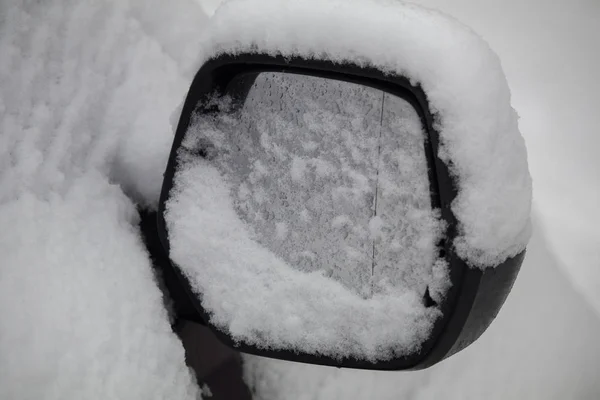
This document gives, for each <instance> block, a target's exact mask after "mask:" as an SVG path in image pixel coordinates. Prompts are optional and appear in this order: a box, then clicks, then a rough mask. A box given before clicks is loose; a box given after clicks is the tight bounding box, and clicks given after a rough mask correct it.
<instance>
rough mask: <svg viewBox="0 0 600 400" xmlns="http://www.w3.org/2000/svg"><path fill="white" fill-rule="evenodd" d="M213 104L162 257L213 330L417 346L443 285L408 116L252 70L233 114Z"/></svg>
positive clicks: (407, 109) (386, 104)
mask: <svg viewBox="0 0 600 400" xmlns="http://www.w3.org/2000/svg"><path fill="white" fill-rule="evenodd" d="M339 99H343V100H344V101H339ZM220 103H221V104H220V107H221V112H220V113H217V114H216V115H215V113H211V114H208V115H202V114H200V115H198V116H196V118H194V121H193V122H192V124H191V125H190V127H189V129H188V132H187V133H186V136H185V138H184V141H183V146H182V148H181V149H180V150H179V151H180V153H179V161H178V172H177V173H176V176H175V179H174V188H173V190H172V192H171V197H170V199H169V201H168V202H167V205H166V209H167V212H166V213H165V220H166V222H167V226H168V231H169V241H170V244H171V245H170V254H171V258H172V259H173V261H175V263H176V264H177V265H178V266H179V267H180V268H181V269H182V270H183V272H184V273H185V274H186V275H187V276H188V278H189V279H190V281H191V282H192V285H193V286H194V288H195V289H196V291H197V292H198V293H199V295H200V296H201V299H202V302H203V305H204V307H205V308H206V309H207V310H209V311H210V312H211V313H212V316H211V321H212V322H213V323H214V324H216V325H217V326H219V327H220V328H221V329H223V330H225V331H228V332H230V333H231V334H232V336H233V337H234V338H235V339H237V340H244V341H245V342H250V343H253V344H256V345H258V346H260V347H268V348H289V347H290V346H291V347H292V348H294V349H297V350H302V351H304V352H310V353H319V354H327V355H332V356H337V357H339V356H353V357H357V358H368V359H372V360H374V359H388V358H390V357H392V356H394V355H400V354H406V353H409V352H412V351H414V350H416V349H417V348H418V347H419V345H420V344H421V343H422V342H423V341H424V340H425V339H426V338H427V335H428V333H429V331H430V329H431V327H432V324H433V322H434V320H435V318H436V317H438V316H439V315H440V314H439V310H438V309H436V308H435V307H429V308H428V307H427V305H426V304H425V302H424V300H423V298H424V296H425V293H426V292H429V294H430V295H431V296H432V297H433V299H434V300H436V301H438V302H439V301H440V300H441V298H442V297H443V295H444V293H445V291H446V289H447V288H448V286H449V282H448V278H447V268H445V263H444V261H443V260H441V259H439V260H438V255H437V254H438V251H439V249H437V247H436V245H437V243H438V242H439V241H440V239H441V238H442V234H443V228H444V225H443V223H441V221H440V220H439V219H438V214H439V213H438V212H437V211H435V210H432V209H431V204H430V203H431V202H430V191H429V179H428V175H427V163H426V160H425V154H424V147H425V146H424V140H425V135H424V132H423V131H422V128H421V126H420V121H419V117H418V115H417V113H416V111H415V110H414V109H413V108H412V106H411V105H410V104H409V103H407V102H406V101H404V100H402V99H399V98H396V97H394V96H390V95H384V93H383V92H381V91H378V90H375V89H371V88H365V87H361V86H359V85H356V84H349V83H346V82H339V81H337V82H336V81H327V80H324V79H321V78H314V77H306V76H302V75H289V74H288V75H286V74H279V73H276V74H272V73H270V74H267V73H265V74H261V75H260V76H259V77H258V78H257V80H256V82H255V84H254V86H253V87H252V89H251V90H250V93H249V95H248V98H247V100H246V103H245V105H244V107H243V109H242V110H240V111H237V112H235V113H233V114H232V111H231V110H230V104H231V101H225V100H223V101H221V102H220ZM214 104H219V101H218V100H216V101H214ZM314 141H318V142H319V146H318V147H317V148H309V149H308V150H304V146H303V144H304V143H309V142H314ZM200 152H204V153H205V154H207V156H206V159H207V160H209V161H208V162H204V161H202V160H199V156H198V154H199V153H200ZM436 263H437V267H436V268H435V273H434V268H433V266H434V264H436ZM299 272H302V273H299ZM338 282H339V283H341V284H342V285H343V286H340V285H339V284H338ZM428 288H431V289H430V290H428ZM240 293H247V294H250V293H253V294H252V295H247V296H246V295H243V296H240V295H239V294H240Z"/></svg>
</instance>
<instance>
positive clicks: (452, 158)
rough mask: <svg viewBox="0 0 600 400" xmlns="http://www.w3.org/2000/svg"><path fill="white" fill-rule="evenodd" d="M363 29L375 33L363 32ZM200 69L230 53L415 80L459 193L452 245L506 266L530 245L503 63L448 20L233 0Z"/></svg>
mask: <svg viewBox="0 0 600 400" xmlns="http://www.w3.org/2000/svg"><path fill="white" fill-rule="evenodd" d="M365 27H368V28H367V29H365ZM203 43H204V46H203V49H202V53H201V56H200V59H199V62H198V65H199V66H200V65H201V64H202V63H203V62H204V61H206V60H207V59H209V58H211V57H214V56H217V55H219V54H222V53H234V54H237V53H242V52H250V53H255V52H258V53H268V54H281V55H284V56H294V55H296V56H302V57H308V58H312V57H325V58H327V59H330V60H332V61H335V62H340V63H343V62H346V61H349V62H353V63H355V64H359V65H371V66H375V67H376V68H379V69H381V70H382V71H384V72H386V73H392V74H399V75H403V76H406V77H408V78H409V79H410V80H411V81H412V82H413V83H415V84H420V85H421V86H422V87H423V89H424V91H425V92H426V93H427V96H428V102H429V105H430V108H431V110H432V111H433V112H434V114H435V115H436V128H437V130H438V131H439V133H440V139H441V144H442V145H441V147H440V152H439V155H440V157H441V158H442V159H443V160H445V161H446V162H450V163H451V171H452V173H453V174H454V176H455V177H456V178H457V181H458V187H459V193H458V196H457V197H456V199H455V200H454V201H453V203H452V209H453V211H454V213H455V215H456V216H457V218H458V220H459V221H460V226H459V235H458V237H457V238H456V239H455V242H454V245H455V247H456V249H457V252H458V254H459V255H460V256H461V257H462V258H463V259H465V260H466V261H467V262H468V263H469V264H470V265H473V266H477V267H480V268H485V267H491V266H494V265H498V264H500V263H501V262H503V261H504V260H506V259H507V258H509V257H511V256H514V255H516V254H518V253H519V252H521V251H522V250H523V249H524V248H525V246H526V244H527V241H528V240H529V237H530V235H531V226H530V220H529V214H530V210H531V191H532V186H531V177H530V175H529V170H528V166H527V153H526V149H525V144H524V141H523V138H522V136H521V134H520V132H519V129H518V124H517V114H516V112H515V111H514V110H513V108H512V107H511V103H510V91H509V89H508V84H507V82H506V79H505V77H504V73H503V71H502V67H501V65H500V61H499V59H498V57H497V56H496V55H495V53H493V52H492V51H491V49H490V48H489V46H488V45H487V43H486V42H485V41H483V40H482V39H481V38H480V37H479V36H478V35H476V34H475V33H474V32H473V31H471V30H470V29H469V28H467V27H466V26H464V25H462V24H461V23H459V22H457V21H456V20H454V19H453V18H451V17H448V16H446V15H444V14H442V13H440V12H437V11H434V10H430V9H426V8H422V7H420V6H417V5H414V4H408V3H403V2H400V1H390V0H326V1H320V0H318V1H317V0H314V1H311V0H307V1H297V0H266V1H265V0H231V1H227V2H225V3H223V4H222V5H221V7H219V8H218V9H217V11H216V13H215V14H214V16H213V17H212V18H211V22H210V24H209V25H208V26H207V28H206V30H205V32H204V39H203Z"/></svg>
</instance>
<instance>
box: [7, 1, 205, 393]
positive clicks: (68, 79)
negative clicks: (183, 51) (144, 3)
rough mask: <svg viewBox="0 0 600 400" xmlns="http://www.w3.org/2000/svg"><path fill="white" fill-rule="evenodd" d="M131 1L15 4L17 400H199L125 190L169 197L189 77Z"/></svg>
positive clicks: (10, 252)
mask: <svg viewBox="0 0 600 400" xmlns="http://www.w3.org/2000/svg"><path fill="white" fill-rule="evenodd" d="M130 6H131V5H130V4H128V3H126V2H121V3H119V7H117V6H115V5H114V4H111V3H103V2H96V1H73V2H72V1H55V2H52V3H45V2H41V3H40V2H34V3H32V2H20V1H19V2H16V1H15V2H2V5H0V54H2V56H1V57H0V87H1V88H2V90H1V91H0V226H2V229H1V230H0V252H1V253H2V258H1V260H0V398H1V399H3V400H4V399H5V400H22V399H23V400H24V399H100V398H103V399H124V400H125V399H127V400H131V399H167V398H173V399H197V398H198V397H199V389H198V386H197V384H196V378H195V376H194V373H193V372H192V371H190V370H189V369H188V368H187V366H186V364H185V360H184V349H183V346H182V344H181V341H180V340H179V339H178V338H177V336H176V335H175V334H174V333H173V331H172V329H171V326H170V323H169V318H168V315H167V311H166V310H165V307H164V305H163V302H164V301H163V296H162V293H161V292H160V290H159V289H158V287H157V285H156V279H155V277H154V275H153V271H152V268H151V265H150V261H149V257H148V254H147V252H146V249H145V246H144V244H143V243H142V240H141V236H140V232H139V229H138V228H137V224H138V222H139V221H138V220H139V217H138V214H137V211H136V209H135V205H134V203H133V201H132V200H131V199H130V198H128V197H127V196H125V194H124V193H123V190H122V188H124V189H125V190H126V191H127V192H128V193H129V194H130V195H131V197H133V198H135V199H136V200H142V199H145V200H144V202H145V203H148V204H149V203H155V202H156V200H155V198H156V196H157V194H158V190H159V188H160V174H161V173H162V170H163V169H164V166H165V161H166V157H167V155H168V154H167V153H168V150H167V149H168V146H169V142H170V136H171V135H170V132H171V128H170V126H169V122H168V118H169V114H170V112H171V110H173V109H174V108H175V107H176V106H177V103H178V102H179V100H180V98H181V96H183V94H184V92H185V90H186V87H187V84H188V83H187V81H186V80H185V79H183V78H181V75H180V74H179V73H178V65H177V64H176V63H175V61H174V60H173V59H171V58H170V57H168V56H166V55H165V54H164V53H163V52H162V50H161V48H160V46H159V45H158V44H157V43H156V42H155V41H154V40H153V39H152V38H150V37H148V36H147V35H146V34H145V33H144V28H143V26H141V24H140V22H139V21H138V20H136V19H135V18H133V17H131V15H129V13H135V8H134V7H130ZM193 9H195V8H193ZM193 9H192V10H193ZM197 15H198V16H200V17H202V14H201V13H199V14H197ZM140 144H143V145H144V146H143V147H141V146H140ZM157 150H158V151H157ZM132 166H133V167H132ZM134 177H135V178H134ZM117 183H119V184H120V185H121V187H120V186H119V185H118V184H117Z"/></svg>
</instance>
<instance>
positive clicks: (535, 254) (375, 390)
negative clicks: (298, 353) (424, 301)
mask: <svg viewBox="0 0 600 400" xmlns="http://www.w3.org/2000/svg"><path fill="white" fill-rule="evenodd" d="M534 232H535V233H534V236H533V238H532V240H531V242H530V244H529V246H528V248H527V250H528V253H527V259H526V261H525V264H524V269H523V270H522V271H521V274H520V276H519V279H518V280H517V282H516V284H515V287H514V289H513V291H512V293H511V294H510V296H509V297H508V300H507V302H506V304H505V305H504V307H503V309H502V310H501V311H500V314H499V315H498V317H497V318H496V320H495V321H494V323H493V324H492V325H491V326H490V328H489V329H488V330H487V331H486V333H485V334H484V335H483V336H482V337H481V338H480V339H478V341H477V342H475V343H474V344H472V345H471V346H470V347H469V348H467V349H465V350H463V351H462V352H460V353H459V354H456V355H454V356H452V357H450V358H449V359H447V360H445V361H443V362H442V363H440V364H438V365H436V366H434V367H432V368H430V369H427V370H424V371H413V372H372V371H360V370H349V369H337V368H328V367H321V366H314V365H305V364H300V363H291V362H285V361H279V360H271V359H267V358H261V357H256V356H249V355H247V356H245V357H244V360H245V379H246V382H247V383H248V384H249V385H250V387H251V388H252V389H253V391H254V393H255V396H254V398H255V399H256V400H279V399H286V400H300V399H301V400H309V399H310V400H345V399H378V400H396V399H412V400H433V399H448V400H480V399H486V400H506V399H534V400H563V399H586V400H588V399H589V400H593V399H597V398H598V397H599V395H600V383H598V379H597V377H598V368H600V347H599V346H598V345H596V344H595V343H596V341H597V335H598V334H599V333H600V319H598V317H597V316H596V315H595V313H594V310H593V308H592V307H590V305H589V304H587V303H586V302H585V300H584V299H583V298H582V297H581V296H580V295H579V294H578V293H577V292H576V291H575V290H574V289H573V287H572V286H571V285H570V283H569V282H568V281H567V280H566V279H565V278H564V275H563V274H562V272H561V270H560V267H559V266H558V264H557V262H556V259H555V257H554V256H553V255H552V254H551V252H550V251H549V249H548V247H547V246H548V242H547V241H546V239H545V238H544V237H543V235H542V233H541V230H540V229H539V225H537V224H535V225H534ZM540 277H543V284H540V282H539V278H540Z"/></svg>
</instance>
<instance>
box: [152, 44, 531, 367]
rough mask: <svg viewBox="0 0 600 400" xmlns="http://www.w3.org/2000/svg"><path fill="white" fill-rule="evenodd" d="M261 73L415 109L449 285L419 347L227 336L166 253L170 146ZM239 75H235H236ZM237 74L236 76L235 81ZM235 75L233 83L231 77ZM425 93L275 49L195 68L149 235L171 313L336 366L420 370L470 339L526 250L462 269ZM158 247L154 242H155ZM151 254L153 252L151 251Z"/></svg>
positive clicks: (375, 72)
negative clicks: (302, 343) (215, 103)
mask: <svg viewBox="0 0 600 400" xmlns="http://www.w3.org/2000/svg"><path fill="white" fill-rule="evenodd" d="M261 72H283V73H293V74H303V75H310V76H315V77H321V78H328V79H335V80H341V81H347V82H352V83H357V84H360V85H365V86H370V87H373V88H375V89H380V90H382V91H385V92H387V93H389V94H391V95H395V96H398V97H400V98H402V99H404V100H406V101H407V102H409V103H410V104H411V105H412V106H413V107H414V109H415V110H416V112H417V113H418V115H419V118H420V120H421V123H422V126H423V128H424V130H425V132H426V135H427V138H426V140H425V154H426V158H427V163H428V167H429V168H428V169H429V182H430V189H431V196H432V197H431V199H432V207H434V208H440V209H441V215H442V218H443V219H444V221H445V222H446V223H447V226H448V229H447V232H446V239H445V241H444V242H443V243H442V244H441V251H440V256H441V257H445V259H446V260H447V261H448V264H449V270H450V280H451V282H452V287H451V288H450V289H449V290H448V292H447V294H446V298H445V300H444V302H443V303H442V304H441V305H440V309H441V311H442V314H443V316H442V317H440V318H438V320H437V321H436V322H435V324H434V327H433V330H432V333H431V335H430V337H429V338H428V339H427V340H426V341H425V342H424V343H423V344H422V346H421V348H420V350H419V351H417V352H415V353H413V354H409V355H406V356H403V357H398V358H394V359H391V360H387V361H377V362H371V361H367V360H360V359H355V358H342V359H334V358H332V357H327V356H323V355H318V354H308V353H299V352H297V351H294V350H269V349H264V348H260V347H258V346H255V345H250V344H247V343H240V342H237V341H235V340H233V339H232V338H231V337H230V336H229V335H228V334H227V333H226V332H222V331H221V330H219V329H218V328H216V327H215V326H213V325H211V323H210V321H209V312H208V311H207V310H205V309H204V308H203V307H202V303H201V301H200V300H199V299H198V297H197V296H196V295H195V294H194V292H193V289H192V286H191V285H190V282H189V281H188V279H187V278H186V277H185V276H184V274H183V273H182V272H181V271H180V270H179V268H178V267H177V266H176V265H175V264H174V263H173V262H172V261H171V260H170V258H169V248H170V247H169V240H168V230H167V225H166V223H165V219H164V212H165V203H166V202H167V200H168V199H169V193H170V191H171V188H172V186H173V179H174V176H175V171H176V167H177V150H178V148H179V147H180V146H181V143H182V140H183V138H184V135H185V133H186V131H187V129H188V127H189V124H190V122H191V118H192V115H193V114H194V113H195V112H199V111H200V112H202V111H208V110H202V109H200V110H199V109H198V104H201V102H202V100H205V99H208V98H209V97H210V96H211V95H213V94H214V93H218V94H230V95H233V97H234V99H240V100H244V99H245V98H246V96H247V94H248V92H249V90H250V88H251V87H252V84H253V83H254V79H255V78H256V76H258V74H259V73H261ZM236 78H238V79H236ZM240 78H241V79H240ZM234 80H235V85H232V82H233V81H234ZM435 119H436V117H435V115H433V114H432V112H431V110H430V108H429V104H428V101H427V95H426V93H425V92H424V91H423V89H422V88H421V87H420V86H419V85H413V84H411V82H410V81H409V80H408V79H407V78H406V77H402V76H398V75H393V74H389V73H386V72H384V71H381V70H379V69H377V68H374V67H371V66H362V65H356V64H352V63H344V64H340V63H334V62H331V61H328V60H326V59H314V58H311V59H306V58H301V57H283V56H281V55H268V54H255V53H242V54H235V55H232V54H222V55H220V56H217V57H215V58H212V59H210V60H208V61H207V62H206V63H205V64H204V65H203V66H202V67H201V68H200V70H199V71H198V72H197V74H196V76H195V78H194V80H193V82H192V84H191V86H190V89H189V92H188V94H187V97H186V100H185V103H184V105H183V109H182V112H181V116H180V119H179V123H178V126H177V130H176V133H175V138H174V141H173V146H172V148H171V153H170V155H169V160H168V164H167V168H166V171H165V174H164V181H163V187H162V192H161V196H160V203H159V209H158V213H157V219H156V223H157V225H156V229H157V230H156V235H157V236H158V239H159V241H160V244H161V245H162V249H154V251H152V250H151V252H153V253H155V254H156V253H157V252H159V253H160V255H159V256H158V258H160V259H161V260H162V262H160V265H161V268H162V270H163V274H164V278H165V282H166V286H167V289H168V290H169V292H170V294H171V296H172V298H173V300H174V302H175V308H176V312H177V316H178V317H179V318H181V319H188V320H192V321H196V322H200V323H203V324H206V325H208V326H209V327H210V328H211V330H212V331H213V332H214V333H215V335H216V336H217V337H218V338H219V340H221V341H222V342H223V343H225V344H227V345H228V346H230V347H232V348H235V349H237V350H239V351H242V352H245V353H250V354H255V355H259V356H265V357H270V358H277V359H282V360H288V361H298V362H304V363H311V364H320V365H328V366H336V367H346V368H359V369H371V370H419V369H424V368H428V367H430V366H432V365H434V364H436V363H438V362H440V361H442V360H443V359H445V358H447V357H449V356H451V355H452V354H454V353H456V352H458V351H460V350H462V349H464V348H465V347H467V346H468V345H470V344H471V343H473V342H474V341H475V340H476V339H477V338H479V336H480V335H481V334H482V333H483V332H484V331H485V330H486V329H487V327H488V326H489V325H490V323H491V322H492V321H493V320H494V318H495V317H496V315H497V313H498V312H499V310H500V308H501V307H502V305H503V304H504V301H505V300H506V297H507V296H508V293H509V292H510V290H511V288H512V286H513V283H514V281H515V279H516V277H517V274H518V272H519V269H520V267H521V264H522V262H523V259H524V256H525V251H523V252H521V253H520V254H518V255H517V256H515V257H513V258H509V259H507V260H506V261H505V262H503V263H502V264H501V265H498V266H494V267H493V268H487V269H485V270H481V269H479V268H472V267H469V266H468V265H467V264H466V263H465V262H464V261H463V260H462V259H460V257H458V256H457V255H456V253H455V251H454V249H453V246H452V243H453V241H454V238H455V237H456V235H457V229H458V224H459V222H458V221H457V220H456V217H455V215H454V213H453V212H452V209H451V204H452V201H453V200H454V198H455V196H456V194H457V192H458V190H457V184H456V182H455V181H454V179H453V178H452V176H451V174H450V171H449V168H448V166H447V165H446V164H445V163H444V162H442V161H441V160H440V159H439V158H438V157H437V154H438V148H439V134H438V132H437V131H436V130H435ZM157 246H158V241H157V243H156V245H155V247H157ZM153 258H157V256H156V255H153Z"/></svg>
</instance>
